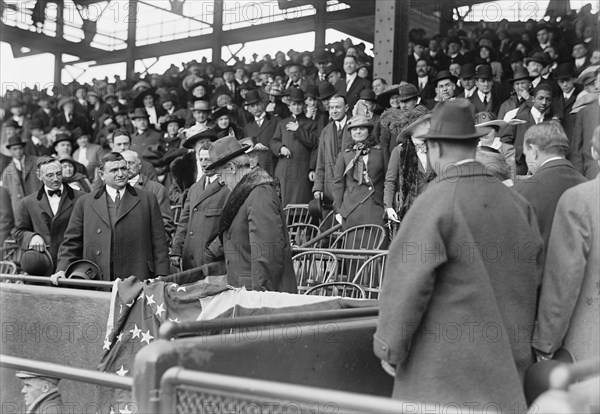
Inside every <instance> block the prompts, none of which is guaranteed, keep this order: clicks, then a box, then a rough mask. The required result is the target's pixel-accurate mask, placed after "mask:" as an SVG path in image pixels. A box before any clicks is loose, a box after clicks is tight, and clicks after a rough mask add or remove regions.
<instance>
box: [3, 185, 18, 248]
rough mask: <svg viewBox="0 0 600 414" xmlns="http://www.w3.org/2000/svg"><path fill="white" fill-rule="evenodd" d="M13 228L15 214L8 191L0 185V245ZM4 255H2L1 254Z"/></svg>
mask: <svg viewBox="0 0 600 414" xmlns="http://www.w3.org/2000/svg"><path fill="white" fill-rule="evenodd" d="M14 228H15V216H14V214H13V209H12V206H11V200H10V193H9V192H8V190H7V189H6V188H5V187H3V186H0V247H1V246H2V245H3V244H4V241H5V240H6V239H8V237H9V236H10V235H11V234H12V231H13V229H14ZM3 257H4V256H3Z"/></svg>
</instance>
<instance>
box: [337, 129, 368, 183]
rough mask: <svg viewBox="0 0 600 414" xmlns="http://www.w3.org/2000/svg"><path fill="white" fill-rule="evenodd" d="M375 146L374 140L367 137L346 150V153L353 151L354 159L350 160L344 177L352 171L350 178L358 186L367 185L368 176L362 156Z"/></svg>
mask: <svg viewBox="0 0 600 414" xmlns="http://www.w3.org/2000/svg"><path fill="white" fill-rule="evenodd" d="M374 145H375V140H374V139H373V137H371V136H370V135H369V137H368V138H367V139H366V140H365V141H363V142H357V143H355V144H354V145H352V147H351V148H348V149H347V150H346V151H350V150H352V151H354V158H352V159H351V160H350V162H349V163H348V165H347V166H346V170H345V171H344V175H346V174H348V172H350V171H352V177H353V178H354V179H355V180H356V181H357V182H358V184H359V185H360V184H362V183H363V182H364V183H367V184H368V183H369V174H368V172H367V170H366V169H365V160H364V158H363V157H364V156H365V155H367V154H368V153H369V152H370V151H371V147H373V146H374Z"/></svg>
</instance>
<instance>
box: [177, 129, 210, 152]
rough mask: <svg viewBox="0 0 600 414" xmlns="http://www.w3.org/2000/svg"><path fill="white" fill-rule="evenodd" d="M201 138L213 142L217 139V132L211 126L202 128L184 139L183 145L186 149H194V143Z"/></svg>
mask: <svg viewBox="0 0 600 414" xmlns="http://www.w3.org/2000/svg"><path fill="white" fill-rule="evenodd" d="M202 139H208V140H209V141H210V142H215V141H216V140H217V133H216V132H215V130H214V129H212V128H207V129H203V130H202V131H200V132H198V133H196V134H194V135H192V136H191V137H189V138H188V139H186V140H185V141H184V142H183V146H184V147H185V148H188V149H194V147H195V146H196V143H197V142H198V141H200V140H202Z"/></svg>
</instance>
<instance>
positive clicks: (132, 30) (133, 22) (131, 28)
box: [125, 0, 138, 79]
mask: <svg viewBox="0 0 600 414" xmlns="http://www.w3.org/2000/svg"><path fill="white" fill-rule="evenodd" d="M137 8H138V5H137V2H136V0H129V8H128V11H129V16H128V20H127V60H126V62H125V63H126V65H127V66H126V75H125V76H126V77H127V79H132V78H133V75H134V74H135V44H136V40H137V34H136V29H137V17H138V14H137Z"/></svg>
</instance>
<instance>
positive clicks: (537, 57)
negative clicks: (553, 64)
mask: <svg viewBox="0 0 600 414" xmlns="http://www.w3.org/2000/svg"><path fill="white" fill-rule="evenodd" d="M549 57H550V56H549V55H547V54H546V53H544V52H536V53H534V54H533V55H531V56H530V57H526V58H525V66H527V64H529V62H538V63H541V64H542V65H544V66H546V65H548V63H549V61H550V59H549Z"/></svg>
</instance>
